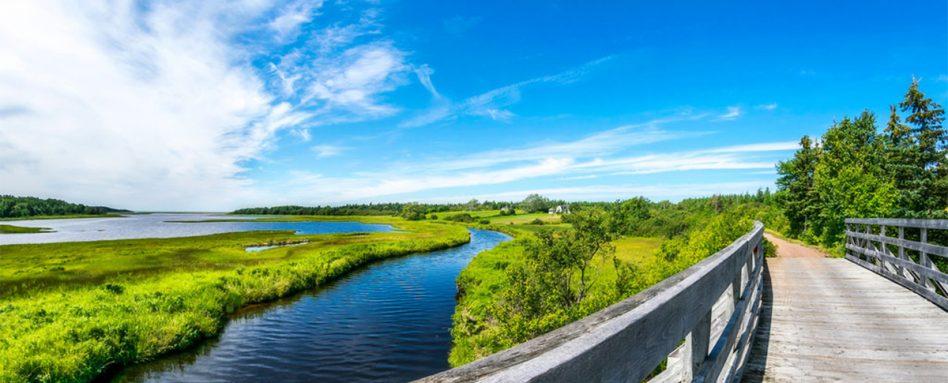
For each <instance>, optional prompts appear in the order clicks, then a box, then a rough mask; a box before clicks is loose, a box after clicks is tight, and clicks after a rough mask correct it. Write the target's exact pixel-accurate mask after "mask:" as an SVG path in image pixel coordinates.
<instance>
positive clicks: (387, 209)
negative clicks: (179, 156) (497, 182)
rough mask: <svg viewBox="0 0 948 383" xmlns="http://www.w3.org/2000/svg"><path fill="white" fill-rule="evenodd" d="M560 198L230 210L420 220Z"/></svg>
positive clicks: (539, 206)
mask: <svg viewBox="0 0 948 383" xmlns="http://www.w3.org/2000/svg"><path fill="white" fill-rule="evenodd" d="M565 204H566V202H565V201H562V200H552V199H549V198H546V197H544V196H541V195H539V194H531V195H528V196H527V197H526V198H524V199H523V201H520V202H504V201H478V200H477V199H472V200H470V201H468V202H464V203H441V204H439V203H419V202H388V203H386V202H382V203H367V204H347V205H341V206H329V205H326V206H296V205H288V206H273V207H252V208H245V209H238V210H234V211H233V214H267V215H392V216H401V217H403V218H405V219H409V220H419V219H424V218H425V216H426V215H427V214H430V213H442V212H449V211H475V210H501V209H504V211H507V212H510V213H513V212H514V211H515V210H520V211H524V212H527V213H537V212H546V211H547V210H549V209H550V208H552V207H555V206H558V205H565Z"/></svg>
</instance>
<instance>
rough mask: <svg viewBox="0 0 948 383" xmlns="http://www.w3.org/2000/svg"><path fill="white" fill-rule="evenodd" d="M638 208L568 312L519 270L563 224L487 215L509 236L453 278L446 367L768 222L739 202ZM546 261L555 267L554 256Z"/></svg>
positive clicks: (558, 322)
mask: <svg viewBox="0 0 948 383" xmlns="http://www.w3.org/2000/svg"><path fill="white" fill-rule="evenodd" d="M643 206H644V207H646V208H648V214H647V215H646V216H645V218H641V217H636V218H630V219H629V220H625V221H622V220H620V221H619V222H620V223H621V224H620V225H618V227H619V228H627V227H631V228H633V229H632V230H629V231H628V232H626V233H624V234H622V235H620V236H619V238H618V239H615V240H613V241H612V242H611V245H612V246H613V247H614V248H615V250H614V253H613V254H608V253H607V254H608V255H607V256H603V257H596V258H593V260H592V262H591V263H590V264H589V266H590V269H589V270H588V273H589V274H591V277H589V280H590V281H591V284H590V286H591V287H590V289H589V291H588V293H586V294H585V296H584V297H583V298H582V299H580V301H579V302H578V303H574V304H572V305H571V306H568V307H567V306H565V305H561V303H560V301H558V300H557V299H560V298H561V297H562V296H560V295H555V294H547V293H545V292H544V291H545V290H542V289H543V288H545V287H544V286H543V285H542V284H541V285H535V283H537V281H536V280H531V279H530V276H531V275H533V274H531V273H533V272H534V270H537V269H536V268H535V267H534V268H532V269H531V268H530V267H524V265H527V264H528V263H530V262H531V261H530V259H531V257H536V256H537V255H536V253H535V251H536V246H537V245H536V244H535V241H534V240H533V239H534V234H535V233H537V232H538V231H540V230H565V229H568V228H570V225H569V224H567V223H562V222H560V220H559V217H557V216H550V215H542V216H543V217H544V218H546V219H547V220H548V222H543V223H542V224H535V223H534V224H531V223H530V222H533V221H532V219H531V218H541V216H537V217H522V216H520V215H516V216H505V217H496V216H486V217H485V218H486V219H488V220H490V222H491V225H489V227H492V228H495V229H497V230H500V231H503V232H506V233H508V234H512V235H514V236H515V238H516V239H515V240H514V241H510V242H507V243H504V244H502V245H500V246H498V247H496V248H494V249H492V250H489V251H486V252H483V253H481V254H478V255H477V256H476V257H475V258H474V260H473V261H472V262H471V264H470V265H468V267H467V268H466V269H465V270H464V271H462V273H461V275H460V276H459V277H458V286H459V290H460V294H459V301H458V305H457V308H456V310H455V314H454V324H453V327H452V338H453V341H454V344H453V347H452V350H451V355H450V358H449V362H450V363H451V365H452V366H458V365H462V364H465V363H469V362H471V361H474V360H477V359H479V358H482V357H485V356H487V355H490V354H492V353H495V352H497V351H501V350H504V349H507V348H509V347H512V346H514V345H516V344H519V343H522V342H524V341H527V340H529V339H531V338H533V337H536V336H538V335H540V334H543V333H546V332H548V331H551V330H554V329H556V328H559V327H561V326H563V325H565V324H568V323H570V322H572V321H575V320H577V319H580V318H582V317H584V316H586V315H589V314H591V313H594V312H596V311H598V310H601V309H603V308H605V307H606V306H608V305H610V304H612V303H615V302H618V301H620V300H622V299H624V298H626V297H629V296H631V295H634V294H636V293H638V292H640V291H642V290H644V289H646V288H648V287H649V286H652V285H654V284H655V283H658V282H660V281H661V280H663V279H665V278H668V277H669V276H672V275H674V274H675V273H677V272H679V271H682V270H684V269H686V268H688V267H690V266H691V265H694V264H695V263H697V262H698V261H700V260H702V259H704V258H705V257H707V256H709V255H711V254H713V253H714V252H716V251H718V250H720V249H722V248H724V247H726V246H727V245H728V244H730V243H731V242H732V241H734V240H735V239H737V238H738V237H740V236H741V235H743V234H744V233H746V232H747V230H749V229H750V228H751V227H752V221H753V220H754V219H763V220H767V219H768V218H770V216H771V215H772V214H771V213H772V212H771V209H768V208H763V207H761V205H760V204H757V203H749V202H746V201H743V200H740V199H738V198H710V199H700V200H686V201H683V202H682V203H680V204H667V203H659V204H651V205H643ZM607 208H608V209H612V210H611V211H612V212H615V213H617V214H615V215H614V216H613V218H612V219H617V218H618V219H621V218H623V213H622V212H621V210H619V208H620V207H616V206H615V205H613V206H607ZM525 222H526V223H525ZM606 226H609V224H608V223H606ZM638 233H642V234H638ZM544 246H546V245H544ZM531 248H532V249H534V250H530V249H531ZM530 254H534V255H532V256H531V255H530ZM611 255H614V258H613V257H612V256H611ZM534 259H536V258H534ZM546 259H547V261H546V262H550V261H551V260H552V262H560V258H546ZM532 262H534V264H536V262H537V261H536V260H534V261H532ZM548 265H555V264H554V263H550V264H548ZM541 266H542V265H541ZM551 267H555V266H551ZM541 270H542V267H541ZM547 270H549V269H547ZM524 272H526V274H525V273H524ZM561 275H562V274H561ZM571 278H573V279H572V280H571V282H570V284H574V285H575V284H577V283H579V280H578V279H577V277H576V275H575V274H574V275H573V276H572V277H571ZM537 289H541V290H537ZM526 294H529V295H526Z"/></svg>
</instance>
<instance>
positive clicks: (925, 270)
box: [846, 245, 948, 283]
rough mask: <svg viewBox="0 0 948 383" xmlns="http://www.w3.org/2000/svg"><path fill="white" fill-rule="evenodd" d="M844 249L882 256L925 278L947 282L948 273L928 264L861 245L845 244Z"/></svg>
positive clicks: (902, 277)
mask: <svg viewBox="0 0 948 383" xmlns="http://www.w3.org/2000/svg"><path fill="white" fill-rule="evenodd" d="M846 249H848V250H852V251H855V252H859V253H862V254H865V255H868V256H870V257H873V258H882V259H885V260H886V261H888V262H890V263H893V264H896V265H899V266H900V267H902V268H905V269H908V270H912V271H914V272H915V273H917V274H920V275H923V276H925V277H926V278H931V279H934V280H936V281H939V282H942V283H948V274H945V273H942V272H941V271H939V270H937V269H933V268H931V266H929V267H924V266H922V265H919V264H917V263H915V262H912V261H910V260H905V259H899V258H896V257H893V256H891V255H885V254H882V253H880V252H878V251H875V250H869V249H864V248H861V247H857V246H855V245H846ZM873 271H876V270H873ZM886 273H889V274H892V273H891V272H889V271H886ZM895 276H897V277H899V278H901V279H904V280H906V281H908V282H912V283H915V281H914V280H912V279H909V278H905V277H904V276H901V275H899V274H895Z"/></svg>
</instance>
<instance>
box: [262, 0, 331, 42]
mask: <svg viewBox="0 0 948 383" xmlns="http://www.w3.org/2000/svg"><path fill="white" fill-rule="evenodd" d="M322 6H323V2H322V0H315V1H313V0H309V1H296V2H293V3H290V4H287V5H286V6H285V7H283V10H282V12H280V13H278V14H277V16H276V17H274V18H273V20H271V21H270V23H269V24H268V26H269V27H270V29H272V30H273V31H275V32H276V34H277V38H278V39H280V40H290V39H293V38H295V37H296V35H297V34H298V33H299V29H300V26H301V25H303V24H306V23H308V22H309V21H310V20H311V19H312V17H313V12H314V10H315V9H319V8H320V7H322Z"/></svg>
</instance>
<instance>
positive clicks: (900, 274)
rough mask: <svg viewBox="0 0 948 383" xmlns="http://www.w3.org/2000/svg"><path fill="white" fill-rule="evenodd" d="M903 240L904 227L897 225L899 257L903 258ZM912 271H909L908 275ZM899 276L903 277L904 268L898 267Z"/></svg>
mask: <svg viewBox="0 0 948 383" xmlns="http://www.w3.org/2000/svg"><path fill="white" fill-rule="evenodd" d="M903 240H905V227H904V226H899V259H901V260H903V261H904V260H905V247H903V246H902V241H903ZM911 274H912V273H911V272H909V275H911ZM899 276H901V277H902V278H905V268H904V267H902V268H899Z"/></svg>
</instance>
